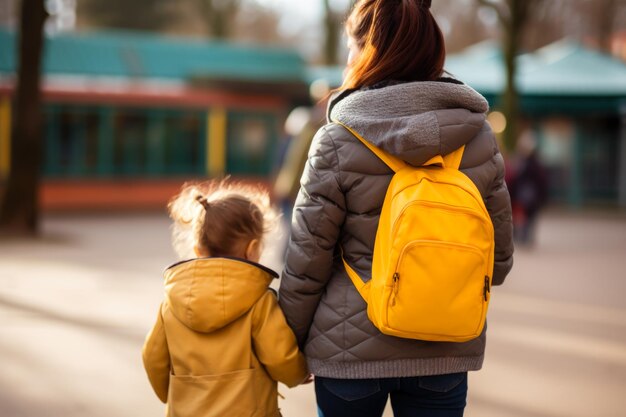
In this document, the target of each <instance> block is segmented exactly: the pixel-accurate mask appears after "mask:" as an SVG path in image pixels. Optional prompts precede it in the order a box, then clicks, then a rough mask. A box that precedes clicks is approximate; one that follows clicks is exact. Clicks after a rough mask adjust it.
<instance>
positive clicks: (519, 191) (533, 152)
mask: <svg viewBox="0 0 626 417" xmlns="http://www.w3.org/2000/svg"><path fill="white" fill-rule="evenodd" d="M511 165H512V166H513V167H512V169H511V175H510V179H509V189H510V192H511V201H512V203H513V221H514V224H515V227H514V231H515V233H514V235H515V239H516V241H518V242H519V243H521V244H523V245H532V244H533V243H534V242H535V227H536V223H537V217H538V215H539V212H540V211H541V209H542V208H543V207H544V206H545V205H546V203H547V200H548V176H547V174H546V170H545V168H544V166H543V164H542V163H541V161H540V159H539V153H538V150H537V140H536V138H535V136H534V135H533V133H532V132H531V131H530V130H526V131H525V132H524V133H523V134H522V135H521V136H520V138H519V140H518V142H517V146H516V155H515V157H514V161H513V162H512V164H511Z"/></svg>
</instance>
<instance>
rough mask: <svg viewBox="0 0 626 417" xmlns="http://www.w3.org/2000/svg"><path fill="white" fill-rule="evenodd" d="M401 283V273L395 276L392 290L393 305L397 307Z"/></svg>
mask: <svg viewBox="0 0 626 417" xmlns="http://www.w3.org/2000/svg"><path fill="white" fill-rule="evenodd" d="M398 281H400V274H399V273H397V272H396V273H395V274H393V289H392V293H391V305H392V306H395V305H396V296H397V295H398V284H399V282H398Z"/></svg>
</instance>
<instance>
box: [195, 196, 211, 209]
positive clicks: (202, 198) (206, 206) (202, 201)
mask: <svg viewBox="0 0 626 417" xmlns="http://www.w3.org/2000/svg"><path fill="white" fill-rule="evenodd" d="M196 201H197V202H198V203H200V204H202V207H204V209H205V210H208V209H209V208H210V207H211V203H209V201H208V200H207V199H206V197H205V196H203V195H199V196H197V197H196Z"/></svg>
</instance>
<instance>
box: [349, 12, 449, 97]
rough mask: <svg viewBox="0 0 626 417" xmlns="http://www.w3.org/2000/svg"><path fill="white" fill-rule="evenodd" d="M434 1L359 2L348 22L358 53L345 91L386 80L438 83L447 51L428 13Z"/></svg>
mask: <svg viewBox="0 0 626 417" xmlns="http://www.w3.org/2000/svg"><path fill="white" fill-rule="evenodd" d="M430 3H431V0H360V1H359V2H357V3H356V5H355V6H354V9H353V10H352V13H350V16H349V17H348V20H347V22H346V33H347V35H348V36H349V37H350V38H352V39H353V40H354V42H356V46H358V47H359V49H360V54H359V55H358V56H357V57H356V58H355V59H354V60H353V61H352V62H351V63H350V64H349V65H348V68H347V71H346V77H345V80H344V82H343V85H342V86H341V89H350V88H361V87H363V86H372V85H374V84H376V83H379V82H381V81H385V80H398V81H434V80H436V79H438V78H439V77H440V76H441V75H442V73H443V66H444V62H445V55H446V47H445V42H444V38H443V34H442V32H441V29H440V28H439V25H437V22H436V21H435V18H434V17H433V15H432V14H431V13H430V10H429V8H430Z"/></svg>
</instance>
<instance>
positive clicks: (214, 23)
mask: <svg viewBox="0 0 626 417" xmlns="http://www.w3.org/2000/svg"><path fill="white" fill-rule="evenodd" d="M200 1H202V3H203V6H204V7H203V9H204V15H205V20H206V22H207V26H208V29H209V33H210V35H211V37H212V38H214V39H220V40H221V39H228V38H229V37H230V35H231V31H230V29H231V27H232V25H233V18H234V17H235V14H237V10H238V8H239V2H238V0H200Z"/></svg>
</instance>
